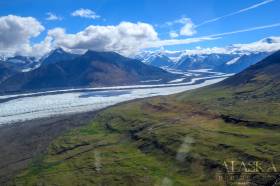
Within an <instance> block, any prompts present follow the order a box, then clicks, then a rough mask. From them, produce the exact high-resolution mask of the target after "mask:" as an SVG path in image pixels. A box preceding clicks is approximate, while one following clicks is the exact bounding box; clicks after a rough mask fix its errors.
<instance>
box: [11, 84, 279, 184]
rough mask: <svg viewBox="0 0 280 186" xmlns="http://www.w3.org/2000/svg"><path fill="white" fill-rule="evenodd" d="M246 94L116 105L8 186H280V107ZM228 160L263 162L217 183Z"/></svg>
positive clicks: (62, 139) (209, 93)
mask: <svg viewBox="0 0 280 186" xmlns="http://www.w3.org/2000/svg"><path fill="white" fill-rule="evenodd" d="M194 95H195V96H194ZM239 96H240V95H239ZM242 96H244V95H242ZM250 96H253V95H250V94H246V96H245V97H244V99H245V101H244V100H243V101H238V100H236V97H235V92H233V91H230V92H228V91H226V90H224V91H221V89H219V90H215V87H212V88H205V89H204V88H203V91H190V92H188V93H183V94H179V95H176V96H173V95H172V96H165V97H156V98H149V99H144V100H139V101H133V102H131V103H126V104H120V105H117V106H113V107H111V108H109V109H105V110H104V111H101V112H99V113H98V114H97V115H91V116H92V117H94V118H92V119H89V120H87V121H86V122H84V123H85V125H83V126H80V127H78V128H76V129H72V130H70V131H68V132H66V133H64V134H63V135H60V136H59V137H56V138H55V139H54V140H53V141H52V142H51V143H50V144H49V146H48V149H47V150H46V151H44V153H42V154H39V155H36V156H34V157H35V158H33V160H32V162H31V163H30V164H29V165H28V168H27V169H23V170H22V171H21V172H20V173H18V174H17V176H16V177H14V179H13V180H12V181H11V182H9V183H10V184H11V185H36V184H37V185H38V184H39V185H145V186H146V185H195V186H197V185H207V186H208V185H238V184H237V183H239V184H242V183H243V185H273V184H274V185H277V180H279V176H280V175H279V172H277V170H278V169H279V168H280V167H279V165H280V158H279V154H280V151H279V149H280V146H279V144H280V133H279V131H280V125H279V123H280V118H279V115H278V111H279V105H278V103H279V102H278V101H275V104H272V103H271V102H269V101H268V100H263V99H259V100H257V102H256V100H254V101H252V100H251V99H250ZM221 98H224V99H225V100H227V101H224V100H223V99H221ZM261 109H264V110H265V111H266V112H267V113H269V114H267V113H263V110H261ZM245 110H246V112H245ZM267 116H270V117H269V118H267ZM81 118H82V117H81ZM253 119H254V120H253ZM61 123H64V122H61ZM36 144H37V142H36ZM232 161H234V162H236V165H237V166H238V165H239V166H240V164H241V162H245V164H246V165H248V164H249V163H250V162H254V161H258V162H261V164H262V165H261V168H262V172H264V173H261V174H259V173H258V172H251V173H250V174H249V175H250V176H249V178H247V177H246V179H245V180H243V179H241V177H240V174H241V175H243V173H244V170H243V171H242V170H240V169H239V171H240V172H238V173H237V174H238V179H237V180H236V179H235V180H234V182H231V181H230V180H227V179H224V178H223V179H220V178H219V175H224V174H223V173H225V171H226V170H225V166H224V163H225V162H226V163H230V162H232ZM272 165H275V170H274V169H272V168H271V166H272ZM237 168H238V167H237ZM239 168H240V167H239ZM250 168H252V167H250ZM244 174H245V173H244ZM224 176H226V174H225V175H224Z"/></svg>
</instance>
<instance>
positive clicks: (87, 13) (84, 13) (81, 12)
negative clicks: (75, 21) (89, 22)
mask: <svg viewBox="0 0 280 186" xmlns="http://www.w3.org/2000/svg"><path fill="white" fill-rule="evenodd" d="M71 15H72V16H77V17H84V18H89V19H98V18H100V16H99V15H97V14H96V13H95V12H94V11H93V10H90V9H84V8H80V9H78V10H75V11H74V12H72V14H71Z"/></svg>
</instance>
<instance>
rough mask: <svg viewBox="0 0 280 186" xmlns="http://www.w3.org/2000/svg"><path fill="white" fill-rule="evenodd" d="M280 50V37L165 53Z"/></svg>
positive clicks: (227, 52)
mask: <svg viewBox="0 0 280 186" xmlns="http://www.w3.org/2000/svg"><path fill="white" fill-rule="evenodd" d="M277 50H280V37H269V38H265V39H262V40H259V41H256V42H252V43H246V44H244V43H243V44H233V45H230V46H227V47H212V48H201V47H196V48H195V49H191V50H184V51H164V53H166V54H172V53H177V54H180V55H181V56H184V55H202V54H232V53H235V54H238V53H241V54H246V53H252V52H273V51H277Z"/></svg>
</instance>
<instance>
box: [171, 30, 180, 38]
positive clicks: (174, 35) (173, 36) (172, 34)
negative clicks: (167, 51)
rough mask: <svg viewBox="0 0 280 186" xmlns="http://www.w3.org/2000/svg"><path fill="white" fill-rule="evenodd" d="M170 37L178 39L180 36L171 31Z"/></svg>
mask: <svg viewBox="0 0 280 186" xmlns="http://www.w3.org/2000/svg"><path fill="white" fill-rule="evenodd" d="M169 36H170V37H171V38H176V37H178V36H179V34H178V33H177V32H175V31H171V32H169Z"/></svg>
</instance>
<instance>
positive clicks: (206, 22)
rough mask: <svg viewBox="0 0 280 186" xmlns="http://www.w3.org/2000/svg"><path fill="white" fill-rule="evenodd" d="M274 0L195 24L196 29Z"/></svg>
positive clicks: (266, 0) (267, 0)
mask: <svg viewBox="0 0 280 186" xmlns="http://www.w3.org/2000/svg"><path fill="white" fill-rule="evenodd" d="M273 1H274V0H265V1H263V2H260V3H257V4H254V5H251V6H249V7H247V8H243V9H241V10H238V11H235V12H232V13H229V14H226V15H223V16H220V17H216V18H213V19H210V20H206V21H204V22H202V23H200V24H197V25H196V27H200V26H202V25H205V24H208V23H212V22H216V21H218V20H220V19H224V18H226V17H230V16H234V15H237V14H240V13H243V12H247V11H249V10H252V9H255V8H257V7H260V6H263V5H265V4H268V3H271V2H273Z"/></svg>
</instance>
